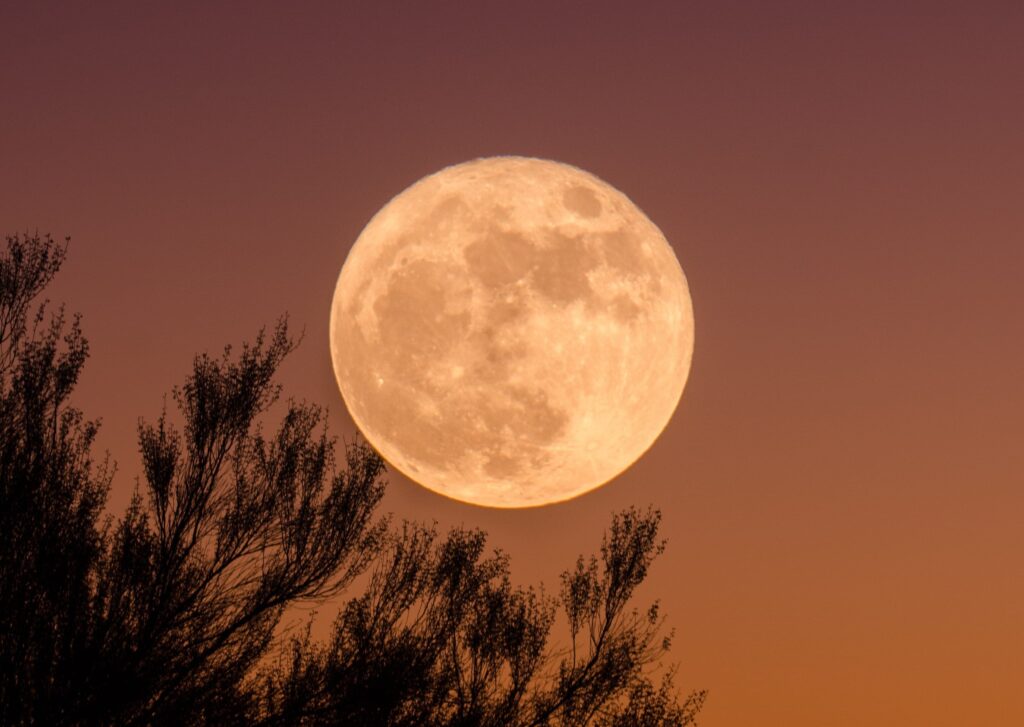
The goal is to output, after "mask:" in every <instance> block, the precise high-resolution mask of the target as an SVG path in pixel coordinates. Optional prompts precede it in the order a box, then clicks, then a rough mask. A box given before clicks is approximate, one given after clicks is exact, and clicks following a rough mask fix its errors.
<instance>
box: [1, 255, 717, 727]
mask: <svg viewBox="0 0 1024 727" xmlns="http://www.w3.org/2000/svg"><path fill="white" fill-rule="evenodd" d="M66 250H67V246H66V244H65V245H59V244H56V243H54V242H53V241H52V240H51V239H50V238H41V237H39V236H22V237H19V236H15V237H9V238H8V239H7V249H6V252H5V253H4V254H3V255H0V498H2V503H3V506H2V507H0V532H3V533H4V534H5V535H6V537H5V538H4V539H3V540H2V542H0V722H2V723H4V724H39V725H88V724H103V725H108V724H109V725H163V724H167V725H202V724H217V725H221V724H224V725H231V724H239V725H241V724H244V725H250V724H265V725H299V724H301V725H307V724H308V725H320V724H344V725H451V726H455V725H467V726H468V725H495V726H498V725H501V726H505V725H584V724H599V725H662V724H669V725H686V724H691V723H693V722H694V720H695V718H696V715H697V713H698V711H699V710H700V707H701V705H702V703H703V700H704V693H703V692H695V693H693V694H690V695H689V696H688V697H687V698H685V699H683V700H682V701H680V699H679V696H678V693H677V691H676V689H675V687H674V686H673V682H672V676H673V670H672V669H671V668H668V669H666V670H662V677H661V679H660V681H659V682H658V683H655V682H654V681H653V679H654V677H653V675H652V673H651V672H652V671H656V669H655V667H657V665H658V664H659V662H660V660H661V659H662V658H663V657H664V656H665V654H666V652H667V651H668V648H669V640H668V638H667V637H663V636H662V617H661V616H660V615H659V612H658V608H657V605H656V604H655V605H654V606H652V607H650V608H649V609H648V610H646V611H643V612H640V611H637V610H635V609H633V608H632V607H631V606H630V602H631V597H632V595H633V592H634V590H635V588H636V587H637V586H638V585H639V584H640V583H641V582H642V581H643V580H644V578H645V577H646V575H647V570H648V567H649V566H650V564H651V562H652V561H653V559H654V558H655V557H656V556H657V555H658V554H659V553H660V552H661V551H662V548H663V543H662V541H660V540H659V539H658V536H657V530H658V524H659V520H660V515H659V513H657V512H656V511H652V510H647V511H645V512H643V511H639V510H635V509H630V510H627V511H625V512H622V513H618V514H616V515H614V516H613V518H612V523H611V527H610V529H609V531H608V533H606V535H605V537H604V540H603V543H602V546H601V553H600V557H599V558H591V559H589V560H585V559H583V558H582V557H581V558H580V559H579V560H578V561H577V563H576V564H575V566H574V568H573V569H571V570H569V571H567V572H565V573H564V574H563V576H562V583H561V591H560V593H559V595H558V596H549V595H546V594H544V592H543V591H537V590H534V589H524V588H518V587H514V586H513V585H512V583H511V578H510V568H509V561H508V558H507V557H506V556H505V555H504V554H502V553H501V552H497V551H495V552H488V550H487V545H486V537H485V535H484V533H482V532H480V531H477V530H466V529H454V530H452V531H451V532H449V533H448V534H446V535H444V536H443V537H442V536H441V535H440V534H439V533H438V532H437V530H436V529H435V528H433V527H427V526H424V525H421V524H417V523H410V522H404V523H401V524H397V525H396V524H393V523H392V522H391V521H390V519H389V518H388V517H381V516H378V515H377V514H376V510H377V505H378V504H379V502H380V499H381V497H382V496H383V493H384V480H383V476H384V474H385V467H384V464H383V462H382V461H381V460H380V458H379V457H378V456H377V455H376V453H374V451H373V450H372V449H371V448H370V447H368V446H367V445H366V444H365V443H363V442H361V441H356V442H354V443H351V444H348V445H346V446H345V447H344V450H343V455H344V462H343V463H340V464H339V463H338V462H336V460H335V442H334V441H333V440H332V439H331V438H329V436H328V434H327V431H326V427H325V425H324V415H323V412H322V411H321V410H320V409H319V408H318V407H316V406H311V405H308V404H301V403H296V402H292V401H289V402H286V403H285V405H284V413H283V415H282V416H281V418H280V422H279V423H278V424H277V426H276V428H274V429H273V431H272V432H271V433H265V432H264V430H263V425H262V424H261V422H262V420H263V418H264V417H265V415H266V414H267V410H268V408H269V407H270V406H271V405H272V404H274V403H275V402H276V401H277V400H278V397H279V394H280V389H279V387H278V386H277V385H276V384H275V383H274V375H275V372H276V371H277V369H278V367H279V366H280V364H281V362H282V360H283V359H284V358H285V357H286V356H287V355H288V354H289V353H290V352H291V351H292V350H293V348H294V346H295V342H294V340H293V339H292V338H291V337H290V336H289V333H288V328H287V323H286V322H285V321H282V322H281V323H279V324H278V325H277V327H276V328H275V329H274V330H273V331H272V332H271V333H269V334H265V333H260V334H259V335H258V336H257V337H256V339H255V341H254V342H253V343H252V344H251V345H244V346H242V348H241V349H240V350H239V351H238V352H237V353H236V352H233V351H232V350H231V349H226V350H225V352H224V354H223V355H222V356H220V357H210V356H207V355H200V356H198V357H196V359H195V360H194V363H193V366H192V371H191V373H190V374H189V376H188V377H187V379H186V381H185V383H184V385H183V386H181V387H180V388H178V389H175V390H174V392H173V396H172V399H173V402H174V403H175V404H176V409H177V415H176V416H174V417H172V415H169V414H168V413H167V412H166V411H165V412H164V413H162V414H161V415H160V417H159V418H157V420H156V421H155V422H152V423H142V424H140V426H139V448H140V452H141V455H142V463H143V468H144V478H143V483H142V488H141V492H137V493H136V494H135V496H134V497H133V499H132V502H131V504H130V506H129V507H128V509H127V511H126V512H125V513H124V515H123V516H121V517H119V518H114V517H112V516H105V515H104V508H105V503H106V495H107V491H108V489H109V486H110V483H111V479H112V476H113V468H112V467H111V466H110V465H109V463H108V462H107V461H106V460H101V461H96V460H94V458H93V456H92V454H91V449H92V444H93V441H94V437H95V434H96V430H97V424H96V423H95V422H92V421H89V420H87V419H85V418H84V417H83V416H82V414H81V413H80V412H79V411H77V410H76V409H74V408H73V407H72V406H70V404H69V401H68V398H69V396H70V394H71V392H72V390H73V389H74V386H75V383H76V382H77V380H78V376H79V374H80V372H81V370H82V367H83V365H84V364H85V361H86V358H87V356H88V345H87V342H86V340H85V338H84V337H83V335H82V332H81V330H80V327H79V323H78V320H77V318H74V319H71V320H70V321H68V320H67V318H66V316H65V314H64V312H63V309H59V310H58V311H56V312H55V313H54V314H52V315H47V313H46V306H45V304H44V305H40V306H39V307H38V308H37V310H36V312H35V313H34V314H31V313H30V309H31V306H32V301H33V299H35V298H36V297H37V296H38V295H39V293H40V292H41V291H42V290H43V289H44V288H45V287H46V285H47V284H48V283H49V282H50V281H51V280H52V278H53V276H54V275H55V274H56V273H57V271H58V269H59V268H60V266H61V263H62V262H63V260H64V257H65V254H66ZM174 420H177V421H179V423H180V424H179V426H175V425H174V423H173V421H174ZM360 576H363V578H362V579H360V580H359V583H360V584H363V583H365V588H364V589H363V590H362V592H361V593H360V594H359V595H355V596H351V597H349V598H348V599H347V600H344V601H343V604H342V606H341V609H340V612H339V614H338V616H337V619H336V621H335V622H334V626H333V630H332V632H331V634H330V636H329V638H327V639H326V640H323V641H317V640H314V639H313V638H312V637H311V636H310V631H309V627H308V626H307V628H306V630H305V632H304V633H302V634H301V635H299V636H298V637H295V636H293V637H291V638H285V637H283V636H282V635H281V634H282V630H281V625H282V619H283V617H284V614H285V611H286V609H287V608H288V607H289V606H293V605H296V604H300V603H303V602H306V603H309V602H322V601H324V600H325V599H327V598H330V597H335V596H339V594H342V593H345V594H346V595H347V590H348V589H350V588H352V587H354V581H356V579H357V578H359V577H360ZM559 612H561V613H562V614H563V615H564V618H565V620H566V622H567V624H568V631H567V634H568V636H569V641H570V643H569V644H568V645H567V646H566V647H564V648H562V649H561V650H560V651H558V650H553V649H552V647H550V646H549V640H550V638H549V637H550V633H551V630H552V627H553V624H555V622H556V618H557V616H558V614H559Z"/></svg>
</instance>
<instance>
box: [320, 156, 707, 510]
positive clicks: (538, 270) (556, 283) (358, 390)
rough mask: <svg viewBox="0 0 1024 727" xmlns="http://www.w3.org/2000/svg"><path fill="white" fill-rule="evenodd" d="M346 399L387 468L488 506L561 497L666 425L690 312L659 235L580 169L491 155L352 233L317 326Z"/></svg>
mask: <svg viewBox="0 0 1024 727" xmlns="http://www.w3.org/2000/svg"><path fill="white" fill-rule="evenodd" d="M330 345H331V358H332V359H333V364H334V373H335V376H336V378H337V381H338V387H339V388H340V390H341V395H342V398H343V399H344V401H345V405H346V406H347V407H348V411H349V413H350V414H351V415H352V419H353V420H354V421H355V424H356V425H357V426H358V428H359V429H360V431H361V432H362V433H363V435H364V436H365V437H366V439H367V441H368V442H369V443H370V444H371V445H372V446H373V447H374V448H375V449H376V450H377V451H378V452H379V453H380V454H381V456H382V457H384V459H385V460H386V461H387V462H389V463H390V464H391V465H392V466H394V467H396V468H397V469H398V470H399V471H401V472H402V473H403V474H405V475H406V476H408V477H409V478H410V479H412V480H414V481H415V482H417V483H419V484H421V485H423V486H424V487H427V488H429V489H430V490H433V491H434V492H437V493H439V494H442V495H445V496H447V497H451V498H454V499H456V500H461V501H463V502H469V503H474V504H477V505H484V506H490V507H500V508H514V507H532V506H538V505H546V504H550V503H555V502H560V501H563V500H568V499H570V498H573V497H576V496H578V495H581V494H583V493H585V492H587V491H589V490H592V489H594V488H596V487H598V486H600V485H602V484H604V483H606V482H608V481H609V480H611V479H613V478H614V477H616V476H617V475H619V474H620V473H621V472H623V471H624V470H625V469H626V468H628V467H629V466H630V465H631V464H632V463H633V462H635V461H636V460H637V459H638V458H639V457H640V456H641V455H643V453H644V452H646V451H647V449H648V448H649V447H650V446H651V445H652V444H653V443H654V441H655V440H656V439H657V438H658V436H659V435H660V434H661V432H662V430H663V429H664V428H665V426H666V425H667V423H668V421H669V419H670V418H671V416H672V414H673V412H674V411H675V409H676V406H677V405H678V403H679V400H680V397H681V395H682V392H683V387H684V386H685V384H686V379H687V375H688V374H689V370H690V360H691V357H692V352H693V307H692V303H691V300H690V293H689V288H688V286H687V283H686V278H685V276H684V274H683V270H682V268H681V267H680V265H679V261H678V260H677V258H676V256H675V253H674V252H673V250H672V248H671V247H670V246H669V243H668V241H667V240H666V239H665V237H664V235H663V234H662V233H661V231H660V230H659V229H658V228H657V227H656V226H655V225H654V223H652V222H651V221H650V220H649V219H648V218H647V217H646V215H644V213H643V212H641V211H640V209H639V208H638V207H637V206H636V205H635V204H633V203H632V202H631V201H630V200H629V199H628V198H627V197H626V196H625V195H624V194H622V193H621V192H619V191H618V190H616V189H615V188H613V187H611V186H610V185H608V184H607V183H605V182H603V181H601V180H600V179H598V178H597V177H595V176H594V175H592V174H589V173H587V172H585V171H583V170H581V169H577V168H576V167H572V166H569V165H567V164H562V163H559V162H554V161H548V160H544V159H533V158H525V157H491V158H486V159H478V160H475V161H470V162H466V163H463V164H458V165H455V166H452V167H448V168H446V169H443V170H441V171H440V172H437V173H436V174H432V175H430V176H428V177H425V178H423V179H421V180H420V181H418V182H416V183H415V184H414V185H412V186H411V187H409V188H408V189H406V190H405V191H403V192H402V193H401V194H399V195H398V196H397V197H395V198H394V199H392V200H391V201H390V202H389V203H388V204H387V205H385V206H384V207H383V208H382V209H381V210H380V212H378V213H377V214H376V215H375V216H374V217H373V219H372V220H371V221H370V223H369V224H368V225H367V226H366V228H365V229H364V230H363V231H362V233H361V234H360V235H359V238H358V239H357V240H356V243H355V245H354V246H353V247H352V249H351V251H350V252H349V255H348V258H347V259H346V260H345V264H344V266H343V267H342V269H341V274H340V275H339V277H338V283H337V287H336V288H335V292H334V300H333V303H332V307H331V321H330Z"/></svg>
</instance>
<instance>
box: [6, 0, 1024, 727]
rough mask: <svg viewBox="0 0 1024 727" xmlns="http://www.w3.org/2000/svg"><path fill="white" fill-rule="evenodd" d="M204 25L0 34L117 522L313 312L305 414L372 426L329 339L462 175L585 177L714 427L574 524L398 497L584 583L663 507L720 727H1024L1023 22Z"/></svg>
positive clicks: (265, 15) (838, 13)
mask: <svg viewBox="0 0 1024 727" xmlns="http://www.w3.org/2000/svg"><path fill="white" fill-rule="evenodd" d="M206 5H207V4H205V3H202V4H200V3H197V4H194V5H193V6H191V7H188V6H186V4H185V3H175V4H166V6H165V8H166V9H164V10H156V9H154V8H147V9H143V8H142V7H141V6H140V5H139V4H138V3H123V4H120V5H118V4H115V3H104V4H103V6H104V8H105V9H104V10H102V11H98V10H95V9H86V6H85V5H83V4H78V5H75V6H73V7H72V6H71V5H70V4H68V5H67V6H66V7H61V6H58V5H56V4H53V5H50V4H47V3H43V2H36V3H5V4H4V5H3V7H2V8H0V29H2V30H0V103H2V105H3V113H2V114H0V226H2V227H3V230H4V232H7V233H11V232H17V231H24V230H26V229H27V230H35V229H38V230H40V231H42V232H47V231H48V232H52V233H54V235H56V236H64V235H65V234H68V235H72V237H73V244H72V248H71V254H70V257H69V260H68V262H67V264H66V266H65V269H64V271H63V272H62V274H61V276H60V278H59V279H58V281H57V283H56V284H55V285H54V286H53V288H52V290H51V291H50V296H51V297H52V298H54V299H56V300H65V301H67V302H68V304H69V306H70V307H71V308H72V309H75V310H79V311H81V312H82V313H83V314H84V325H85V329H86V331H87V333H88V335H89V337H90V340H91V343H92V351H93V355H92V358H91V360H90V363H89V365H88V367H87V370H86V374H85V376H84V379H83V381H82V383H81V386H80V388H79V392H78V396H77V402H78V404H79V405H80V406H82V407H83V408H84V409H85V411H86V412H87V414H89V415H92V416H101V417H102V418H103V430H102V435H101V438H100V446H101V447H102V448H108V449H109V450H110V452H111V453H112V455H113V456H114V457H115V458H116V459H117V461H118V462H119V468H120V469H119V472H120V474H119V475H118V477H117V480H116V483H115V490H114V492H113V493H112V505H113V507H114V508H115V509H118V508H120V507H122V506H123V505H124V504H125V503H126V501H127V499H128V497H129V495H130V492H131V490H132V487H133V485H134V478H135V476H136V474H137V473H138V471H139V468H138V464H137V456H136V448H135V428H136V422H137V418H138V417H139V416H147V417H153V416H155V415H156V414H157V413H158V411H159V409H160V406H161V397H162V394H163V392H165V391H167V390H169V389H170V387H171V386H172V385H173V384H175V383H177V382H179V381H181V379H182V378H183V376H184V374H185V373H186V371H187V369H188V365H189V361H190V360H191V357H192V355H193V354H194V353H195V352H196V351H199V350H213V351H216V350H219V349H220V348H221V346H222V345H223V344H224V343H227V342H231V341H234V342H237V341H239V340H241V339H243V338H251V337H252V335H253V333H254V332H255V331H256V329H257V328H258V327H259V326H260V325H262V324H265V323H268V322H272V321H273V320H274V319H275V318H276V317H277V316H278V315H279V314H280V313H282V312H284V311H289V312H290V314H291V316H292V319H293V321H294V322H295V323H296V324H297V325H299V326H304V327H305V330H306V338H305V342H304V343H303V345H302V347H301V348H300V349H299V351H298V352H297V353H296V354H294V356H293V357H292V359H291V360H290V361H289V362H288V363H287V364H286V366H285V368H284V370H283V372H282V378H283V381H284V384H285V386H286V391H287V392H288V393H289V394H291V395H294V396H298V397H306V398H309V399H313V400H316V401H318V402H321V403H325V404H330V406H331V408H332V419H333V420H334V429H335V431H336V432H337V433H339V434H346V433H350V432H351V423H350V422H349V421H348V419H347V416H346V415H345V414H344V410H343V406H342V404H341V401H340V399H339V397H338V395H337V393H336V388H335V385H334V381H333V376H332V373H331V367H330V359H329V354H328V346H327V335H326V333H327V316H328V310H329V303H330V299H331V295H332V293H333V287H334V282H335V279H336V277H337V273H338V270H339V269H340V267H341V264H342V262H343V261H344V259H345V255H346V254H347V251H348V248H349V246H350V245H351V243H352V242H353V241H354V240H355V238H356V236H357V235H358V233H359V231H360V229H361V228H362V227H363V225H364V224H366V222H367V221H368V220H369V218H370V217H371V216H372V215H373V213H374V212H376V210H377V209H378V208H379V207H380V206H382V205H383V204H384V203H385V202H386V201H387V200H388V199H389V198H390V197H391V196H393V195H394V194H395V193H397V192H398V191H400V190H401V189H403V188H404V187H406V186H407V185H408V184H410V183H411V182H413V181H415V180H416V179H418V178H420V177H422V176H423V175H425V174H428V173H430V172H432V171H435V170H437V169H440V168H441V167H444V166H446V165H449V164H452V163H456V162H459V161H463V160H466V159H470V158H474V157H477V156H488V155H494V154H506V153H514V154H522V155H530V156H540V157H547V158H554V159H558V160H560V161H564V162H568V163H571V164H575V165H577V166H580V167H582V168H584V169H587V170H589V171H591V172H593V173H595V174H597V175H598V176H600V177H602V178H603V179H605V180H607V181H608V182H609V183H611V184H613V185H614V186H616V187H618V188H619V189H621V190H623V191H624V192H625V193H626V194H628V195H629V196H630V197H631V198H632V199H633V200H634V201H635V202H636V203H637V204H638V205H639V206H640V207H641V208H642V209H643V210H644V211H645V212H646V213H647V214H648V216H650V218H651V219H652V220H654V222H655V223H656V224H658V225H659V226H660V227H661V229H662V230H663V231H664V232H665V235H666V236H667V238H668V239H669V241H670V242H671V243H672V244H673V246H674V248H675V250H676V253H677V255H678V257H679V259H680V261H681V263H682V265H683V268H684V269H685V271H686V274H687V277H688V279H689V282H690V287H691V291H692V294H693V298H694V306H695V312H696V320H697V341H696V350H695V357H694V367H693V371H692V374H691V378H690V381H689V384H688V386H687V390H686V392H685V393H684V396H683V401H682V404H681V406H680V408H679V410H678V411H677V413H676V416H675V417H674V419H673V420H672V422H671V424H670V425H669V427H668V429H667V430H666V432H665V433H664V435H663V436H662V438H661V439H660V440H659V441H658V443H657V444H656V445H655V446H654V448H653V449H652V450H651V451H650V452H649V453H648V455H647V456H646V457H645V458H643V459H642V460H641V461H640V462H639V463H638V464H637V465H635V466H634V467H633V468H632V469H630V470H629V471H628V472H626V473H625V474H624V475H623V476H621V477H620V478H618V479H617V480H615V481H614V482H613V483H611V484H609V485H607V486H606V487H604V488H602V489H600V490H598V491H597V492H595V493H592V494H590V495H588V496H585V497H583V498H581V499H578V500H575V501H573V502H570V503H567V504H564V505H559V506H554V507H550V508H542V509H539V510H529V511H497V510H485V509H481V508H476V507H473V506H469V505H462V504H459V503H456V502H453V501H450V500H446V499H443V498H440V497H438V496H436V495H433V494H431V493H429V492H427V491H425V490H422V489H420V488H418V487H415V486H413V485H411V484H410V483H409V482H408V481H407V480H404V479H403V478H402V477H401V476H399V475H397V474H393V475H392V476H391V482H392V485H391V487H390V489H389V492H388V495H387V497H386V499H385V508H386V509H388V510H391V511H393V512H395V513H396V514H397V515H398V516H400V517H411V518H419V519H437V520H438V521H439V523H440V524H441V525H442V526H444V525H449V524H455V523H466V524H469V525H479V526H481V527H483V528H484V529H486V530H487V531H489V532H490V533H491V536H492V542H493V543H494V544H495V545H497V546H500V547H502V548H504V549H506V550H507V551H508V552H509V553H510V554H511V556H512V559H513V568H514V572H515V574H516V577H517V578H519V579H521V580H523V581H538V580H544V581H545V582H546V583H547V584H548V585H549V586H550V587H555V585H556V578H557V574H558V573H559V572H560V571H561V570H562V569H563V568H565V567H568V566H569V565H570V564H571V563H572V562H573V560H574V558H575V556H576V554H578V553H579V552H591V551H592V550H594V549H595V548H596V546H597V542H598V539H599V536H600V532H601V530H602V529H603V527H604V526H605V524H606V523H607V521H608V518H609V514H610V512H611V511H612V510H615V509H620V508H622V507H625V506H627V505H629V504H633V503H636V504H639V505H646V504H647V503H653V504H655V505H656V506H658V507H660V508H661V509H662V510H663V512H664V516H665V520H664V524H665V532H666V534H667V535H668V537H669V550H668V552H667V553H666V554H665V556H664V557H663V558H662V560H661V561H660V562H659V563H658V564H657V565H656V567H655V569H654V571H653V573H652V575H651V577H650V580H649V585H648V586H647V587H646V588H645V590H644V593H643V594H642V595H644V596H645V597H647V598H650V597H654V596H661V597H662V599H663V602H664V605H665V608H666V611H667V612H668V614H669V616H670V620H671V623H672V624H673V625H674V626H675V627H676V628H677V631H678V637H677V639H676V647H675V649H674V653H675V656H676V657H677V658H678V659H679V660H680V661H681V664H682V669H681V681H682V682H683V684H684V685H686V686H692V687H706V688H708V689H710V691H711V695H710V700H709V702H708V706H707V708H706V712H705V718H704V724H707V725H716V726H734V725H735V726H737V727H740V726H745V725H754V724H757V725H776V724H778V725H787V726H789V727H803V726H806V727H822V726H846V725H849V726H851V727H853V726H857V727H860V726H862V725H868V724H870V725H873V727H883V726H886V725H928V726H930V727H931V726H934V727H939V726H942V725H950V726H952V725H957V727H961V726H962V725H986V726H994V725H1020V724H1024V690H1022V689H1021V684H1022V683H1024V656H1022V654H1024V527H1021V526H1020V523H1021V520H1022V519H1024V487H1022V485H1024V475H1022V473H1024V447H1022V446H1021V444H1020V440H1021V435H1022V433H1024V335H1022V334H1024V295H1022V290H1024V284H1022V282H1024V203H1022V199H1024V195H1022V193H1024V133H1022V129H1024V51H1022V50H1021V38H1024V5H1021V4H1020V3H1011V2H1006V3H978V2H974V3H967V2H964V3H959V4H953V3H943V2H934V3H917V4H903V3H894V2H884V3H883V2H874V3H843V4H840V3H820V2H802V3H796V2H775V3H755V2H716V3H704V4H702V6H701V7H694V6H693V5H694V4H689V3H681V2H665V3H655V2H648V3H627V2H622V3H618V4H611V3H601V2H586V3H585V2H559V3H551V2H544V3H540V2H538V3H527V2H516V3H510V2H476V3H469V2H450V3H394V2H383V1H382V0H375V1H374V2H365V3H333V2H323V3H301V4H289V5H288V9H287V10H285V7H286V5H285V4H283V3H282V4H277V5H274V4H270V3H267V4H262V5H261V4H259V3H249V4H246V5H245V9H244V10H240V8H241V7H242V5H240V4H239V5H234V6H229V5H228V4H226V3H225V4H221V5H219V6H218V7H217V8H216V9H210V8H207V7H205V6H206ZM292 5H294V6H295V7H292ZM300 5H301V8H300V7H299V6H300ZM636 5H643V8H642V9H638V8H637V7H635V6H636ZM684 6H686V7H684ZM555 7H557V8H558V9H557V10H555V9H553V8H555ZM171 8H173V10H171Z"/></svg>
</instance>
